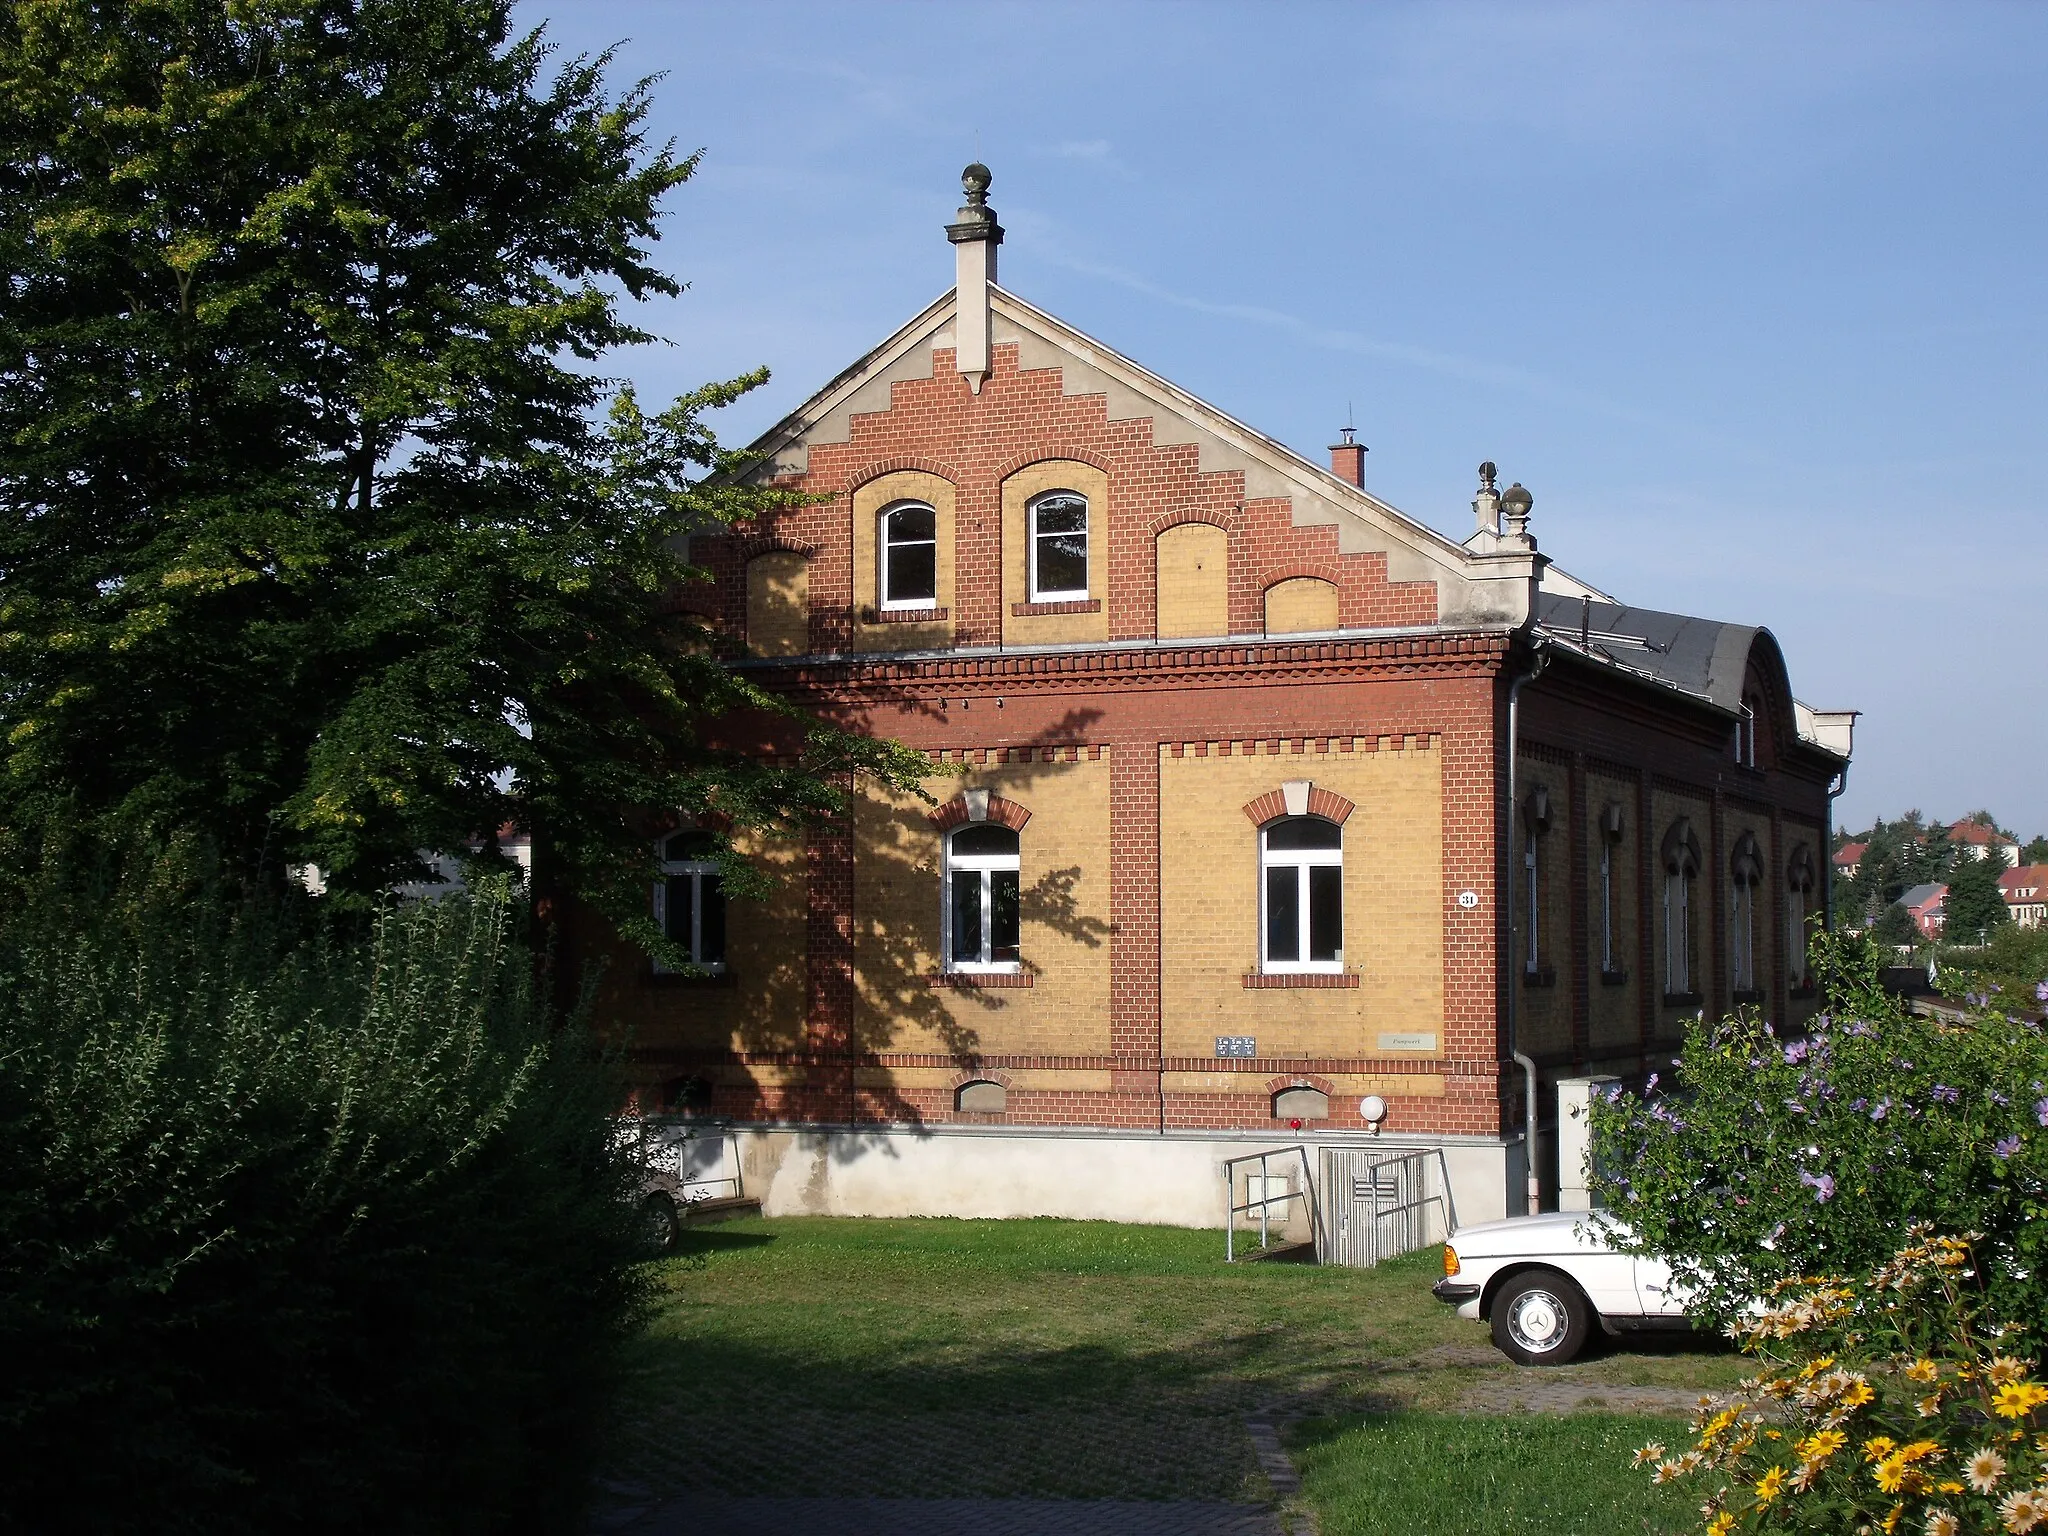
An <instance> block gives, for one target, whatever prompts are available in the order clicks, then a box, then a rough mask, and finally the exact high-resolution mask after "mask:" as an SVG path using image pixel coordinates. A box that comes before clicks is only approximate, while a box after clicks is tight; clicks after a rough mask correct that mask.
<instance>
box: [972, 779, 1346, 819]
mask: <svg viewBox="0 0 2048 1536" xmlns="http://www.w3.org/2000/svg"><path fill="white" fill-rule="evenodd" d="M989 805H990V810H989V815H990V816H991V817H993V816H994V815H995V810H994V805H995V802H994V800H993V799H991V800H990V802H989ZM1357 809H1358V806H1357V805H1356V804H1355V803H1354V802H1352V801H1350V800H1346V799H1345V798H1344V797H1343V796H1342V795H1340V794H1338V793H1337V792H1336V791H1335V790H1333V789H1325V788H1323V786H1322V785H1320V784H1311V785H1310V786H1309V791H1308V814H1309V815H1311V816H1320V817H1322V818H1323V820H1325V821H1334V822H1335V823H1337V825H1338V826H1340V827H1341V826H1343V825H1344V823H1345V822H1346V821H1347V820H1349V819H1350V816H1351V813H1352V812H1353V811H1355V810H1357ZM1244 814H1245V819H1246V820H1247V821H1249V822H1250V823H1251V824H1252V825H1253V826H1255V827H1263V826H1264V825H1266V823H1267V822H1269V821H1278V820H1279V819H1280V818H1281V817H1283V816H1285V815H1286V814H1287V797H1286V795H1285V794H1283V793H1282V792H1281V791H1280V790H1277V789H1269V790H1267V791H1266V792H1265V793H1264V794H1263V795H1261V796H1259V798H1258V799H1256V800H1247V801H1246V802H1245V804H1244Z"/></svg>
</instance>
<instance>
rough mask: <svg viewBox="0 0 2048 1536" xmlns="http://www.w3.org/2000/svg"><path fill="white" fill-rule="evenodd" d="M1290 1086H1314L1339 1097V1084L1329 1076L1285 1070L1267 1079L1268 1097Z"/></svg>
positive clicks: (1317, 1089)
mask: <svg viewBox="0 0 2048 1536" xmlns="http://www.w3.org/2000/svg"><path fill="white" fill-rule="evenodd" d="M1290 1088H1313V1089H1315V1090H1316V1092H1318V1093H1320V1094H1324V1095H1326V1096H1327V1097H1329V1098H1332V1099H1334V1098H1336V1097H1337V1085H1336V1084H1335V1083H1333V1082H1331V1081H1330V1080H1329V1079H1328V1078H1327V1077H1318V1076H1316V1074H1315V1073H1313V1072H1285V1073H1282V1074H1281V1075H1280V1076H1278V1077H1269V1078H1267V1079H1266V1097H1267V1098H1269V1099H1270V1098H1271V1097H1272V1096H1273V1095H1274V1094H1276V1093H1285V1092H1286V1091H1287V1090H1288V1089H1290Z"/></svg>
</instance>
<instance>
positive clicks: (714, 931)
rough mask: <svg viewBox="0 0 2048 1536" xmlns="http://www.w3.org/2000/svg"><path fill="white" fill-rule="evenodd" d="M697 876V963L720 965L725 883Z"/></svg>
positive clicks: (722, 960)
mask: <svg viewBox="0 0 2048 1536" xmlns="http://www.w3.org/2000/svg"><path fill="white" fill-rule="evenodd" d="M697 878H698V879H699V880H700V881H702V882H703V884H702V886H701V890H702V894H703V904H704V915H703V919H702V921H701V922H700V923H699V925H698V941H699V942H698V946H697V963H698V964H700V965H720V964H723V963H724V961H725V884H724V882H723V880H721V879H720V877H719V876H717V875H709V874H707V875H699V876H698V877H697ZM927 910H929V909H927Z"/></svg>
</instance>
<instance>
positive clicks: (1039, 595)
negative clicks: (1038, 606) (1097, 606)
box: [1031, 491, 1088, 603]
mask: <svg viewBox="0 0 2048 1536" xmlns="http://www.w3.org/2000/svg"><path fill="white" fill-rule="evenodd" d="M1087 595H1088V498H1087V497H1085V496H1083V495H1080V494H1079V493H1078V492H1075V491H1048V492H1046V493H1045V495H1043V496H1039V497H1035V498H1033V500H1032V502H1031V601H1032V602H1034V603H1062V602H1076V601H1078V600H1080V599H1082V598H1085V597H1086V596H1087Z"/></svg>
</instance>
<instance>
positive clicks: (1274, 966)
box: [1259, 816, 1344, 976]
mask: <svg viewBox="0 0 2048 1536" xmlns="http://www.w3.org/2000/svg"><path fill="white" fill-rule="evenodd" d="M1327 819H1328V818H1327V817H1305V816H1288V817H1283V818H1282V819H1281V820H1279V821H1274V822H1269V823H1268V824H1267V825H1265V826H1263V827H1261V828H1260V829H1259V970H1260V972H1261V973H1262V974H1264V975H1267V976H1307V975H1323V976H1330V975H1341V974H1342V973H1343V970H1344V943H1343V939H1344V879H1343V874H1342V871H1343V868H1344V829H1343V827H1341V826H1338V825H1337V823H1335V822H1331V823H1330V825H1332V826H1335V827H1337V846H1336V847H1334V848H1282V849H1280V850H1279V851H1278V852H1275V851H1274V850H1273V849H1272V848H1271V847H1269V846H1268V839H1269V837H1270V836H1271V834H1272V833H1273V831H1274V830H1275V829H1277V828H1279V827H1284V826H1286V825H1287V824H1288V823H1289V822H1291V821H1309V820H1316V821H1323V820H1327ZM1332 866H1334V867H1335V868H1336V869H1337V870H1338V871H1339V874H1338V877H1337V938H1338V944H1337V958H1336V959H1334V960H1309V959H1296V960H1275V959H1273V958H1272V957H1271V956H1270V955H1269V954H1268V953H1267V940H1268V937H1269V936H1270V934H1271V932H1272V930H1271V928H1270V927H1269V926H1268V923H1267V911H1266V888H1267V884H1268V881H1269V878H1270V876H1269V874H1268V871H1270V870H1275V869H1288V868H1292V869H1294V870H1295V881H1296V884H1295V913H1296V920H1297V922H1298V924H1299V926H1298V927H1297V928H1296V930H1295V941H1296V942H1295V953H1296V954H1297V955H1302V956H1305V955H1307V953H1308V949H1309V926H1310V908H1309V888H1308V872H1309V870H1311V869H1314V868H1319V867H1320V868H1330V867H1332Z"/></svg>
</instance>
